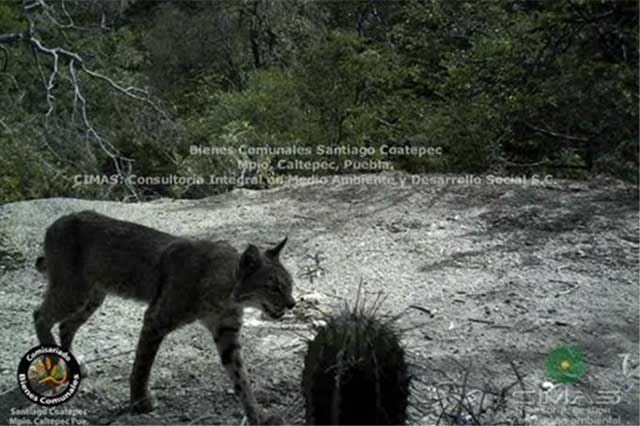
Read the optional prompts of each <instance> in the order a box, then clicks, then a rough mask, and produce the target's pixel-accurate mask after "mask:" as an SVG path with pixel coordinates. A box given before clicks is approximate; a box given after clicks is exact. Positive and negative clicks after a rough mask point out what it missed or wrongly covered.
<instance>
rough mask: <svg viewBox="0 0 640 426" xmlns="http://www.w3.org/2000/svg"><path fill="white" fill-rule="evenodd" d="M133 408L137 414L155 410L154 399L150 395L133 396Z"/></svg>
mask: <svg viewBox="0 0 640 426" xmlns="http://www.w3.org/2000/svg"><path fill="white" fill-rule="evenodd" d="M131 410H132V411H133V412H134V413H137V414H144V413H149V412H151V411H153V400H152V399H151V397H150V396H148V395H147V396H143V397H140V398H135V399H134V398H133V397H132V398H131Z"/></svg>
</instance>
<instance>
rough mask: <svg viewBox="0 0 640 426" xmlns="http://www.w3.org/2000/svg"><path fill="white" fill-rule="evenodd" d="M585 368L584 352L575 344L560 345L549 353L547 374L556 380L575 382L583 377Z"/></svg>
mask: <svg viewBox="0 0 640 426" xmlns="http://www.w3.org/2000/svg"><path fill="white" fill-rule="evenodd" d="M584 368H585V363H584V361H583V359H582V354H581V353H580V352H578V351H577V350H576V349H575V348H574V347H573V346H568V345H562V346H558V347H557V348H555V349H554V350H553V351H552V352H551V353H550V354H549V355H547V360H546V368H545V371H546V373H547V376H549V378H550V379H552V380H555V381H556V382H559V383H571V382H575V381H576V380H578V379H579V378H580V377H582V374H583V373H584Z"/></svg>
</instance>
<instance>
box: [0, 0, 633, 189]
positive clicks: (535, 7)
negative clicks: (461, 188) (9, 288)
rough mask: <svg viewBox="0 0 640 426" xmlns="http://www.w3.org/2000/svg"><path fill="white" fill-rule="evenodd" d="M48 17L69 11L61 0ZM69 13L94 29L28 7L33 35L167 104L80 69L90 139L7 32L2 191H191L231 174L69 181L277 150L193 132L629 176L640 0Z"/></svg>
mask: <svg viewBox="0 0 640 426" xmlns="http://www.w3.org/2000/svg"><path fill="white" fill-rule="evenodd" d="M124 4H125V3H122V5H124ZM22 7H23V6H22V3H21V2H6V3H3V4H2V5H0V8H1V9H0V11H1V12H2V13H0V27H1V28H2V29H3V30H2V31H7V32H13V31H21V30H24V29H25V28H26V25H27V21H26V18H25V16H26V15H25V12H24V11H23V10H22ZM46 12H47V13H49V14H51V15H52V16H57V17H58V18H59V19H58V23H60V22H63V18H64V17H65V15H64V14H63V13H62V11H61V10H60V8H59V6H58V5H57V4H54V3H51V8H50V10H48V11H46ZM68 12H69V13H70V14H71V16H72V17H73V19H74V20H75V22H76V24H78V25H83V26H86V27H90V28H93V30H91V31H74V30H72V29H65V28H59V26H56V25H55V24H54V23H53V21H52V20H51V19H48V15H47V13H45V11H40V12H31V15H30V16H31V18H32V19H33V20H34V22H35V23H36V29H37V35H38V36H39V37H40V38H41V39H43V40H45V41H46V43H47V45H49V46H62V47H65V48H67V49H70V50H73V51H74V52H78V53H80V54H82V56H83V58H84V60H85V62H86V63H87V64H88V65H89V66H90V67H91V68H92V69H95V70H96V71H99V72H101V73H103V74H105V75H108V76H110V77H112V78H113V80H114V81H117V82H119V83H121V84H122V86H123V87H128V86H137V87H140V88H146V89H147V90H148V91H149V92H150V93H152V94H153V95H154V97H155V99H156V104H157V105H160V106H161V107H162V109H164V110H165V111H166V112H167V113H168V114H167V116H165V115H163V114H161V113H160V112H158V110H157V109H156V108H155V107H153V106H151V105H149V104H148V103H143V102H139V101H136V100H134V99H131V98H129V97H126V96H124V95H122V94H121V93H118V92H117V91H115V90H114V89H113V88H112V87H111V86H110V85H109V84H107V83H106V82H105V81H102V80H97V79H92V78H89V77H87V76H86V75H81V76H80V77H79V78H80V80H79V83H80V85H81V87H82V89H83V91H84V92H83V93H84V95H85V97H86V99H87V102H88V104H87V105H88V106H87V112H88V115H89V118H90V124H91V125H92V126H93V127H94V128H95V130H96V131H97V132H98V134H99V135H100V136H102V137H103V138H104V139H103V140H102V141H101V140H99V139H98V138H97V137H96V136H95V135H92V134H91V133H90V132H89V134H88V132H87V126H86V123H85V122H84V120H83V119H82V116H81V115H80V114H79V112H78V99H77V97H75V96H74V91H73V90H72V86H71V84H70V77H71V76H70V75H69V72H68V70H67V65H68V64H67V63H66V62H64V61H63V62H62V63H61V70H60V78H59V79H58V80H57V84H56V86H55V88H54V90H53V95H54V96H55V104H56V108H55V110H54V111H53V112H52V113H51V114H50V116H49V117H48V118H47V119H45V118H44V115H45V113H46V112H47V110H48V104H47V102H46V97H45V90H44V89H43V84H44V80H43V77H44V78H45V79H46V78H47V77H48V76H49V73H50V70H51V65H52V61H51V59H50V58H49V57H47V56H44V55H35V56H34V53H33V50H32V48H31V47H30V46H29V45H28V44H26V43H23V42H15V43H13V44H10V43H3V44H0V46H2V47H6V50H3V52H6V54H5V55H4V58H2V59H0V66H1V67H2V74H1V75H0V81H1V84H0V98H1V99H0V100H1V101H2V102H1V105H0V117H2V123H0V124H1V126H0V132H1V133H0V145H1V147H2V151H3V158H2V160H1V161H2V166H3V169H4V170H7V172H6V173H5V175H3V177H2V178H1V182H2V188H1V189H0V199H2V200H3V201H11V200H16V199H21V198H34V197H43V196H48V195H51V194H59V195H73V196H90V197H102V198H119V199H122V198H129V197H132V196H133V194H134V193H135V194H136V195H137V196H138V197H141V198H144V197H156V196H172V197H199V196H204V195H207V194H211V193H214V192H216V191H221V190H225V189H227V187H224V186H208V185H199V186H189V185H144V184H143V185H134V187H125V186H118V185H115V186H107V187H105V186H100V185H94V186H90V187H83V186H77V185H75V186H74V185H73V179H72V178H71V177H72V176H73V175H74V174H77V173H91V174H101V173H102V174H110V173H115V172H117V173H120V174H123V175H130V174H136V175H139V176H151V175H167V174H174V175H180V176H208V175H212V174H213V175H223V174H227V175H232V176H237V175H238V174H240V173H242V170H241V168H239V167H238V164H237V162H238V160H254V161H258V162H261V164H267V165H274V164H275V161H276V160H277V158H271V157H269V158H266V157H260V158H249V157H246V156H245V157H242V156H227V157H220V156H218V157H211V156H193V155H191V154H190V147H191V146H192V145H198V146H209V147H219V146H229V145H231V146H239V145H246V144H249V145H257V146H260V145H267V144H268V145H271V146H290V145H292V144H295V145H298V146H317V145H334V146H335V145H351V146H380V145H382V144H385V145H389V146H404V145H412V146H431V147H440V148H441V149H442V155H441V156H425V157H420V158H416V157H415V156H395V157H392V158H391V160H393V162H394V164H395V166H396V167H397V168H400V169H405V170H408V171H411V172H416V173H417V172H433V171H446V172H473V173H481V172H485V171H489V170H493V171H501V172H505V173H518V174H520V173H529V172H539V171H547V172H551V173H553V174H554V175H556V176H573V177H587V176H589V174H591V173H601V172H605V173H612V174H614V175H617V176H620V177H623V178H625V179H627V180H631V181H636V182H637V177H638V67H637V65H638V64H637V61H638V54H637V42H638V17H637V13H638V6H637V3H636V2H634V1H618V2H593V1H590V2H583V1H549V2H530V1H526V0H510V1H507V0H495V1H491V2H481V3H478V2H449V1H445V0H430V1H426V2H424V1H406V2H391V1H390V2H361V1H358V2H355V1H354V2H304V1H299V0H283V1H280V2H263V1H258V0H256V1H249V2H234V1H216V2H196V3H193V2H188V3H167V2H133V3H131V6H130V7H128V8H124V9H119V8H118V7H115V6H114V4H112V3H105V4H104V5H102V7H100V3H99V2H98V3H97V4H96V5H94V4H88V3H83V2H78V3H76V4H72V3H69V5H68ZM38 56H39V61H38V62H36V61H35V60H34V58H35V57H38ZM38 65H39V66H40V68H39V67H38ZM40 70H42V71H43V74H41V73H40ZM169 117H170V118H171V119H168V118H169ZM105 145H106V147H107V148H106V149H105ZM43 153H45V154H43ZM335 172H336V171H331V173H335ZM338 172H341V171H338ZM272 173H276V174H279V173H287V172H286V171H278V170H275V171H272Z"/></svg>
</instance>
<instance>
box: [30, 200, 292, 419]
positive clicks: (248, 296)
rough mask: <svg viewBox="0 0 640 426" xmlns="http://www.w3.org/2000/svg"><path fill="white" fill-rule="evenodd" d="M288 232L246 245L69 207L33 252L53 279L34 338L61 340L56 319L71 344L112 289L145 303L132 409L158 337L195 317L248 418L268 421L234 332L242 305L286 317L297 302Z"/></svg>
mask: <svg viewBox="0 0 640 426" xmlns="http://www.w3.org/2000/svg"><path fill="white" fill-rule="evenodd" d="M286 242H287V239H286V238H285V239H284V240H282V241H281V242H280V243H279V244H277V245H276V246H275V247H273V248H270V249H267V250H264V251H262V250H259V249H258V248H257V247H256V246H254V245H249V246H248V247H247V249H246V250H245V251H244V253H242V255H240V254H239V253H238V252H237V251H236V250H235V249H234V248H233V247H231V246H230V245H229V244H227V243H226V242H223V241H215V242H211V241H203V240H190V239H186V238H180V237H176V236H173V235H170V234H166V233H164V232H160V231H157V230H155V229H151V228H147V227H145V226H142V225H138V224H135V223H131V222H125V221H121V220H116V219H112V218H110V217H107V216H103V215H101V214H98V213H96V212H93V211H83V212H79V213H74V214H70V215H67V216H63V217H61V218H59V219H58V220H56V221H55V222H54V223H53V224H52V225H51V226H49V228H48V229H47V232H46V236H45V241H44V250H45V256H44V257H40V258H38V260H37V261H36V267H37V268H38V269H39V270H40V271H41V272H46V273H47V275H48V279H49V284H48V286H47V290H46V293H45V296H44V301H43V302H42V304H41V305H40V307H38V308H37V309H36V310H35V311H34V313H33V318H34V323H35V329H36V333H37V335H38V339H39V340H40V343H41V344H43V345H44V344H55V339H54V337H53V334H52V333H51V328H52V327H53V325H54V324H55V323H58V322H60V326H59V331H60V345H61V346H62V347H63V348H65V349H66V350H71V344H72V342H73V337H74V335H75V334H76V332H77V331H78V328H79V327H80V326H82V324H84V323H85V322H86V321H87V320H88V319H89V317H90V316H91V315H92V314H93V313H94V312H95V311H96V309H98V307H99V306H100V305H101V304H102V302H103V301H104V299H105V296H106V295H107V294H116V295H119V296H122V297H126V298H131V299H135V300H139V301H143V302H146V303H148V304H149V306H148V308H147V310H146V311H145V314H144V322H143V326H142V331H141V333H140V338H139V341H138V346H137V349H136V356H135V362H134V364H133V371H132V373H131V376H130V392H131V393H130V397H131V398H130V400H131V405H132V408H133V409H134V410H135V411H137V412H149V411H151V410H152V409H153V404H152V400H151V397H150V395H149V391H148V381H149V375H150V372H151V366H152V364H153V360H154V358H155V356H156V352H157V351H158V348H159V347H160V343H161V342H162V339H163V338H164V337H165V336H166V335H167V334H168V333H170V332H171V331H173V330H175V329H177V328H178V327H180V326H182V325H185V324H188V323H191V322H193V321H195V320H199V321H200V322H202V323H203V324H204V325H205V326H206V327H207V328H208V329H209V330H210V331H211V333H212V334H213V339H214V341H215V344H216V346H217V349H218V353H219V355H220V359H221V361H222V365H223V366H224V368H225V370H226V372H227V374H228V376H229V377H230V379H231V381H232V382H233V387H234V391H235V393H236V394H237V395H238V397H239V398H240V401H241V403H242V405H243V408H244V411H245V413H246V416H247V419H248V421H249V422H250V423H252V424H258V423H261V422H264V421H267V420H266V418H265V417H264V416H263V414H262V413H261V411H260V410H259V409H258V405H257V403H256V400H255V398H254V396H253V393H252V391H251V388H250V385H249V381H248V379H247V373H246V369H245V367H244V364H243V361H242V356H241V353H240V344H239V340H238V335H239V332H240V327H241V326H242V311H243V308H244V307H246V306H251V307H255V308H258V309H260V310H262V311H263V312H265V313H266V314H267V315H268V316H269V317H271V318H280V317H281V316H282V315H283V314H284V312H285V310H286V309H291V308H293V306H294V305H295V301H294V299H293V297H292V295H291V289H292V284H293V280H292V278H291V276H290V275H289V273H288V272H287V270H286V269H285V267H284V266H283V265H282V264H281V263H280V260H279V254H280V251H281V250H282V248H283V247H284V245H285V243H286Z"/></svg>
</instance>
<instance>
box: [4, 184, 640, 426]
mask: <svg viewBox="0 0 640 426" xmlns="http://www.w3.org/2000/svg"><path fill="white" fill-rule="evenodd" d="M389 176H391V177H394V176H395V177H397V176H398V175H389ZM83 209H93V210H96V211H98V212H101V213H104V214H108V215H111V216H113V217H116V218H120V219H126V220H131V221H135V222H139V223H142V224H145V225H149V226H153V227H156V228H159V229H161V230H164V231H168V232H171V233H175V234H182V235H188V236H192V237H198V238H215V239H227V240H229V241H230V242H232V244H234V245H235V246H236V247H237V248H238V249H243V248H244V247H245V245H246V244H247V243H248V242H252V243H257V244H259V245H266V244H271V243H274V242H276V241H278V240H279V239H280V238H282V237H283V236H284V235H289V243H288V245H287V247H286V249H285V252H284V254H283V259H284V262H285V264H286V265H287V267H288V268H289V270H290V271H291V273H292V275H293V276H294V277H296V280H297V281H296V287H295V290H294V291H295V293H294V295H295V296H296V299H297V300H298V301H299V303H298V305H297V306H296V308H295V309H294V311H293V312H292V313H289V314H287V315H286V316H285V317H284V318H283V319H282V320H281V321H278V322H273V321H266V320H264V319H263V318H262V317H261V315H260V314H259V313H257V312H249V313H248V315H247V321H246V325H245V327H244V329H243V340H244V356H245V358H246V360H247V365H248V366H249V371H250V375H251V377H252V379H253V381H254V388H255V393H256V396H257V399H258V401H259V402H260V403H261V404H262V405H263V406H264V407H266V408H267V409H269V410H273V411H277V412H279V413H280V414H281V415H283V416H284V417H285V419H286V420H287V421H288V422H291V423H302V422H303V421H304V408H303V407H304V406H303V402H302V400H301V396H300V381H301V370H302V361H303V357H304V353H305V344H304V339H305V338H308V337H311V336H312V335H313V327H314V324H317V320H318V309H319V310H322V311H331V310H334V309H338V308H339V307H340V306H342V304H343V300H344V299H346V300H353V297H354V295H355V293H356V291H357V288H358V284H359V283H360V282H362V285H363V290H364V291H365V293H366V294H367V295H368V297H370V298H373V297H374V296H375V294H376V293H377V292H379V291H382V292H384V294H385V296H386V301H385V303H384V305H383V306H384V309H385V310H386V311H387V312H389V313H399V312H402V311H405V310H406V312H405V313H404V315H403V316H402V317H401V318H400V319H399V320H398V323H397V324H398V327H399V328H402V329H405V330H406V331H405V334H404V339H403V342H404V344H405V346H406V348H407V354H408V356H409V360H410V362H411V364H412V374H413V376H414V380H413V394H412V401H411V409H410V413H409V414H410V420H411V423H420V424H433V423H436V422H441V423H452V422H457V423H458V424H475V423H481V424H496V423H499V422H500V423H526V424H557V425H561V424H639V423H640V419H639V415H638V404H639V401H638V400H639V380H640V378H639V371H640V370H639V368H638V360H639V347H638V333H639V327H638V325H639V321H640V318H639V305H638V302H639V299H638V297H639V285H638V274H639V270H638V250H639V246H638V244H639V238H640V236H639V229H638V210H639V209H638V192H637V188H630V187H626V186H625V185H623V184H621V183H619V182H617V181H614V180H609V179H603V178H601V179H596V180H594V181H591V182H577V181H566V180H557V181H553V182H552V183H549V184H547V185H543V186H526V185H520V184H512V185H490V184H488V183H487V182H483V183H473V184H455V183H450V182H449V183H446V182H445V183H442V184H432V185H411V184H408V185H401V184H400V183H395V184H394V183H385V184H379V185H378V184H376V185H363V184H355V183H354V184H349V183H344V182H343V183H336V182H332V183H330V184H327V185H323V184H297V185H285V186H282V187H279V188H275V189H271V190H264V191H251V190H236V191H233V192H230V193H227V194H223V195H220V196H216V197H211V198H207V199H202V200H192V201H191V200H180V201H172V200H159V201H155V202H148V203H141V204H124V203H114V202H99V201H86V200H75V199H45V200H35V201H28V202H20V203H14V204H9V205H5V206H2V207H0V267H1V268H2V269H1V272H0V306H1V307H2V309H0V324H2V327H1V328H0V351H1V353H2V357H1V358H2V363H1V364H0V369H1V371H0V373H2V374H0V393H1V397H0V423H7V422H9V420H10V417H11V414H12V410H11V409H12V408H13V409H14V411H15V409H17V408H24V407H28V406H29V405H28V403H26V402H25V401H24V399H23V398H22V397H21V395H20V393H19V391H18V390H17V384H16V377H15V371H16V368H17V364H18V361H19V359H20V357H21V356H22V355H23V354H24V353H25V352H26V351H27V350H28V349H29V348H30V347H32V346H34V345H35V344H36V343H37V341H36V338H35V333H34V330H33V325H32V318H31V312H32V310H33V309H34V308H35V307H36V306H37V304H38V303H39V302H40V300H41V296H42V293H43V291H44V288H45V280H44V279H43V277H41V276H40V275H39V274H38V273H37V272H36V271H35V269H34V267H33V263H34V260H35V258H36V256H37V255H38V254H39V253H40V252H41V250H42V240H43V235H44V231H45V229H46V227H47V226H48V225H49V224H50V223H51V222H53V221H54V220H55V219H56V218H58V217H59V216H61V215H63V214H66V213H70V212H73V211H79V210H83ZM410 305H414V306H419V307H420V308H421V309H413V308H408V307H409V306H410ZM143 312H144V306H142V305H139V304H136V303H134V302H130V301H124V300H122V299H117V298H109V299H107V302H106V303H105V304H104V305H103V306H102V308H101V309H100V310H99V311H98V312H97V313H96V314H95V316H94V317H93V318H92V319H91V320H90V322H89V323H87V325H85V327H84V328H83V329H81V331H80V332H79V334H78V336H77V338H76V345H75V351H74V352H75V353H76V354H77V355H80V356H82V357H83V358H84V359H85V360H86V361H87V364H88V367H89V370H90V375H89V377H86V378H85V379H84V380H83V382H82V384H81V388H80V391H79V393H78V394H77V395H76V396H75V397H74V398H73V399H72V400H71V401H69V402H68V403H67V404H65V405H64V408H66V409H69V408H70V409H81V410H84V411H83V412H82V413H84V415H81V416H80V417H82V418H81V419H80V420H86V421H87V422H89V423H99V424H239V423H241V422H242V420H243V415H242V410H241V408H240V406H239V404H238V402H237V400H236V397H235V396H234V395H233V392H232V391H231V389H230V385H229V382H228V381H227V379H226V377H225V376H224V373H223V370H222V368H221V366H220V364H219V361H218V357H217V354H216V352H215V347H214V345H213V341H212V338H211V337H210V336H209V335H208V334H207V332H206V331H205V330H204V328H202V327H200V326H198V325H192V326H188V327H185V328H182V329H180V330H178V331H177V332H175V333H173V334H172V335H170V337H169V338H168V339H167V340H165V342H164V343H163V346H162V348H161V350H160V353H159V356H158V358H157V359H156V362H155V365H154V370H153V372H152V379H151V390H152V393H153V395H154V396H155V398H156V402H157V405H156V410H155V411H154V412H152V413H151V414H148V415H133V414H131V413H130V412H129V411H128V410H127V405H126V401H127V398H128V375H129V372H130V369H131V365H132V361H133V352H132V350H133V349H134V347H135V344H136V341H137V334H138V332H139V330H140V327H141V320H142V314H143ZM559 344H571V345H573V346H575V348H576V349H578V350H579V351H580V352H581V353H582V355H583V357H584V359H585V361H586V364H587V366H586V370H585V374H584V376H583V377H582V378H581V379H580V380H579V381H578V382H576V383H572V384H552V383H545V382H549V379H548V378H547V377H546V376H545V371H544V365H545V357H546V356H547V354H548V353H549V352H550V351H551V350H552V349H554V348H555V347H556V346H557V345H559ZM460 395H464V396H465V398H464V400H463V402H464V404H463V405H460V404H459V403H457V402H456V401H457V400H459V399H460V398H459V397H460ZM14 417H15V416H14ZM31 417H33V416H31ZM21 418H23V419H26V418H29V416H22V417H21ZM76 420H77V419H76Z"/></svg>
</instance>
